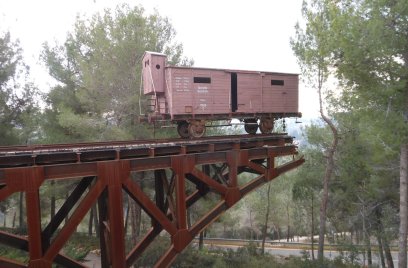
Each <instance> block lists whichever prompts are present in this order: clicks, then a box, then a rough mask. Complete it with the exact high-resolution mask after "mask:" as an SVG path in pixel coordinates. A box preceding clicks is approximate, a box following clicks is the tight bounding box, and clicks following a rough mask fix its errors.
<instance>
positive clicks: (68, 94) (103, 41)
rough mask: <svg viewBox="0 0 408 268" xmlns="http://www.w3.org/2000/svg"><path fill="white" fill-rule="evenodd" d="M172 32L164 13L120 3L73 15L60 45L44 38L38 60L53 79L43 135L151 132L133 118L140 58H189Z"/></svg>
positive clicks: (58, 138) (50, 138)
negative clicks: (71, 25) (149, 54)
mask: <svg viewBox="0 0 408 268" xmlns="http://www.w3.org/2000/svg"><path fill="white" fill-rule="evenodd" d="M174 37H175V30H174V29H173V27H172V25H171V24H170V22H169V20H168V19H167V18H163V17H161V16H160V15H159V14H158V13H157V12H156V13H154V14H152V15H145V13H144V9H143V8H142V7H130V6H128V5H125V4H124V5H119V6H117V7H116V9H114V10H112V9H106V10H105V11H104V12H103V13H97V14H95V15H94V16H93V17H92V18H90V19H83V18H78V19H77V21H76V23H75V27H74V30H73V31H72V32H71V33H69V34H68V36H67V38H66V41H65V42H64V44H62V45H55V46H53V47H52V46H50V45H49V44H47V43H45V44H44V50H43V53H42V60H43V62H44V63H45V65H46V66H47V68H48V70H49V73H50V75H51V76H52V77H53V78H55V79H56V80H57V81H58V85H56V86H55V87H53V88H52V89H51V91H50V92H49V94H48V95H47V103H48V108H47V109H46V111H45V115H44V131H45V133H46V135H47V137H46V140H45V141H46V142H62V141H63V142H67V141H82V140H88V141H95V140H119V139H120V140H126V139H134V138H150V137H152V132H151V131H150V130H148V129H147V128H146V126H144V125H141V124H138V123H136V121H137V116H138V115H139V110H140V109H139V108H140V107H139V88H140V75H141V64H140V60H141V58H142V56H143V54H144V52H145V51H157V52H163V53H166V54H167V55H168V57H169V61H170V62H171V63H173V64H191V62H190V61H189V60H188V59H186V58H183V57H182V46H181V44H179V43H177V42H175V41H174ZM142 103H143V102H142ZM159 132H160V131H159ZM159 135H160V134H159Z"/></svg>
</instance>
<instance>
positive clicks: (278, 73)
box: [165, 65, 299, 75]
mask: <svg viewBox="0 0 408 268" xmlns="http://www.w3.org/2000/svg"><path fill="white" fill-rule="evenodd" d="M165 68H173V69H195V70H208V71H224V72H227V73H258V74H260V73H263V74H277V75H299V74H297V73H282V72H268V71H249V70H236V69H220V68H206V67H188V66H173V65H167V66H166V67H165Z"/></svg>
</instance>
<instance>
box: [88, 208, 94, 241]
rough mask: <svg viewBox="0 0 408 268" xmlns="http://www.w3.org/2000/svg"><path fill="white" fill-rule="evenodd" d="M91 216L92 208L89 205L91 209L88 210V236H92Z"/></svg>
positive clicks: (92, 215)
mask: <svg viewBox="0 0 408 268" xmlns="http://www.w3.org/2000/svg"><path fill="white" fill-rule="evenodd" d="M93 217H94V210H93V207H91V211H90V212H89V221H88V236H92V233H93V231H92V226H93Z"/></svg>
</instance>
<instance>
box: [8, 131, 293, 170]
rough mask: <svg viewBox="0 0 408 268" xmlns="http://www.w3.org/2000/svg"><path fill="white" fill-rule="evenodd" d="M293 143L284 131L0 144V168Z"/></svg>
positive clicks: (291, 138)
mask: <svg viewBox="0 0 408 268" xmlns="http://www.w3.org/2000/svg"><path fill="white" fill-rule="evenodd" d="M292 142H293V137H291V136H288V135H287V133H273V134H264V135H229V136H210V137H206V138H203V139H190V140H186V139H180V138H176V139H161V140H135V141H109V142H91V143H72V144H46V145H30V146H3V147H0V168H8V167H20V166H21V167H22V166H33V165H55V164H66V163H83V162H95V161H108V160H115V159H118V160H119V159H130V158H146V157H157V156H168V155H176V154H191V153H201V152H217V151H228V150H232V149H234V148H235V149H238V148H240V149H249V148H256V147H263V146H265V145H268V146H277V145H279V146H285V145H290V144H292Z"/></svg>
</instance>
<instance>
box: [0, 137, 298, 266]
mask: <svg viewBox="0 0 408 268" xmlns="http://www.w3.org/2000/svg"><path fill="white" fill-rule="evenodd" d="M297 154H298V152H297V146H296V145H295V144H294V143H293V138H292V137H290V136H288V135H286V134H269V135H237V136H218V137H206V138H204V139H200V140H182V139H172V140H143V141H127V142H97V143H76V144H57V145H36V146H12V147H0V202H2V201H5V200H7V199H8V198H9V197H10V196H11V195H13V194H15V193H24V197H25V206H26V210H25V211H26V212H25V219H26V222H27V234H26V235H24V236H23V235H16V234H13V233H12V232H11V231H7V229H5V230H2V231H0V244H3V245H6V246H8V247H11V248H15V249H19V250H22V251H25V252H27V256H28V257H27V258H28V261H27V262H19V261H17V260H14V259H10V258H6V257H4V256H0V267H32V268H37V267H38V268H39V267H41V268H51V267H52V265H53V264H58V265H59V267H74V268H76V267H87V266H85V265H84V264H82V263H80V262H78V261H75V260H73V259H71V258H69V257H67V256H66V255H64V253H63V250H62V249H63V247H64V245H66V244H67V242H68V240H69V239H70V237H71V236H72V235H73V234H74V233H75V232H76V229H77V227H78V226H79V224H80V223H81V221H82V220H83V219H84V217H85V216H86V214H87V213H88V212H89V211H90V209H91V208H92V207H93V206H94V205H95V204H96V205H97V206H98V211H99V215H98V217H99V228H98V229H99V245H100V252H101V263H102V267H103V268H107V267H113V268H123V267H130V266H132V265H133V264H134V263H135V262H136V261H137V259H138V258H139V257H140V256H141V255H142V254H143V252H144V251H145V250H146V249H147V248H148V247H149V245H151V243H152V242H153V241H155V239H157V238H158V237H159V236H167V237H169V247H168V249H167V251H165V252H163V253H162V255H161V257H159V258H158V259H157V261H156V264H155V267H168V266H170V264H171V263H172V262H173V261H174V259H175V258H176V257H177V255H178V254H179V253H180V252H181V251H182V250H183V249H184V248H186V246H188V245H189V244H190V243H191V242H192V240H193V239H194V238H195V237H196V236H197V235H198V234H199V233H200V232H201V231H203V230H204V229H205V228H206V227H207V226H208V225H209V224H211V223H212V222H213V221H215V220H216V219H217V218H218V217H219V216H220V215H221V214H222V213H223V212H224V211H226V210H228V209H229V208H231V207H232V206H233V205H234V204H236V203H237V202H238V201H239V200H240V199H242V198H243V197H244V196H246V195H247V194H248V193H250V192H251V191H252V190H254V189H256V188H257V187H259V186H262V185H263V184H265V183H267V182H269V181H271V180H273V179H274V178H276V177H278V176H279V175H281V174H283V173H285V172H287V171H289V170H292V169H294V168H296V167H298V166H299V165H301V164H302V163H303V162H304V159H303V158H302V157H299V156H297ZM278 159H279V161H278ZM140 172H151V174H153V176H152V177H153V180H154V194H153V197H152V194H151V193H150V195H149V194H148V193H146V192H145V191H144V190H143V189H142V187H141V186H140V184H138V183H136V182H135V181H134V179H132V178H134V176H135V174H136V175H137V173H140ZM241 173H251V174H254V175H251V176H247V177H249V178H250V179H249V180H248V179H247V180H246V181H244V182H242V180H241V179H239V177H238V175H240V174H241ZM73 179H75V180H76V181H77V183H76V184H75V187H74V188H73V189H72V190H70V191H68V190H67V198H66V200H65V201H64V203H63V204H62V205H61V206H60V207H59V209H58V210H57V213H55V216H53V217H51V218H50V217H49V216H47V219H45V217H42V216H41V204H42V197H41V195H40V190H41V187H42V186H43V185H44V184H45V182H47V181H48V180H54V181H56V180H73ZM187 183H189V185H192V186H193V187H192V190H191V189H190V190H189V191H187ZM190 188H191V187H190ZM210 192H211V193H213V194H215V195H217V196H219V199H218V201H217V203H216V204H215V205H214V206H213V208H212V209H210V210H209V211H208V212H207V213H206V214H205V215H202V216H201V218H200V219H198V220H197V221H195V222H194V223H190V222H189V221H188V220H187V213H188V210H189V209H190V208H191V207H192V206H193V205H194V204H195V203H196V202H198V201H199V200H200V199H202V198H203V197H205V196H206V195H207V194H208V193H210ZM126 195H127V196H126ZM125 197H127V198H129V200H132V202H133V201H134V202H136V203H137V204H138V205H139V206H140V207H141V209H142V210H143V211H144V212H145V213H146V214H147V215H148V216H149V217H150V218H151V227H150V230H148V231H147V233H146V234H144V236H143V237H141V238H140V239H138V241H137V243H136V244H134V245H130V247H129V246H126V242H125V236H126V234H125V230H126V229H125V227H124V213H125V212H124V211H125V208H124V198H125Z"/></svg>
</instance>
